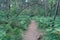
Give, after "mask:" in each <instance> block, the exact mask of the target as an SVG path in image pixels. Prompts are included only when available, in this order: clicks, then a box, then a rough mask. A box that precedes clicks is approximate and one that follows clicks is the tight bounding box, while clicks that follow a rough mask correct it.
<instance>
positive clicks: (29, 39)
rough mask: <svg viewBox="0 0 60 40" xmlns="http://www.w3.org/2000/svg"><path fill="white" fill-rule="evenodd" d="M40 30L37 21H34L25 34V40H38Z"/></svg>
mask: <svg viewBox="0 0 60 40" xmlns="http://www.w3.org/2000/svg"><path fill="white" fill-rule="evenodd" d="M38 36H39V35H38V29H37V24H36V22H35V20H32V21H31V23H30V24H29V27H28V28H27V31H26V32H25V35H24V38H23V40H38Z"/></svg>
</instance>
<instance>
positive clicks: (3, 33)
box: [0, 0, 60, 40]
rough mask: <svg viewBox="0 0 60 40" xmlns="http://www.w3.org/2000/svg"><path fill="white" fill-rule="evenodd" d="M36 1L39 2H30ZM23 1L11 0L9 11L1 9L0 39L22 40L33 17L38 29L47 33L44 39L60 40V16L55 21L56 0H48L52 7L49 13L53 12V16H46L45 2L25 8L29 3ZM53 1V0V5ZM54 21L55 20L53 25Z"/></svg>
mask: <svg viewBox="0 0 60 40" xmlns="http://www.w3.org/2000/svg"><path fill="white" fill-rule="evenodd" d="M0 1H2V0H0ZM35 1H36V2H37V0H33V1H32V0H31V1H30V3H31V4H34V3H35ZM23 2H24V0H23ZM23 2H22V0H21V1H20V0H10V10H9V13H8V11H6V10H0V40H22V39H23V35H24V32H25V31H26V29H27V27H28V25H29V24H30V21H31V20H32V19H34V20H36V22H37V25H38V30H39V31H40V30H41V29H42V30H44V32H46V34H47V35H44V36H43V38H42V40H60V18H59V17H58V16H57V17H56V20H55V21H53V16H54V15H55V11H56V0H53V1H52V0H48V4H49V6H48V7H49V8H50V7H52V9H48V10H47V11H49V12H48V14H50V13H51V15H52V16H51V17H49V16H46V17H45V16H44V15H45V14H44V13H45V10H44V3H43V2H42V4H40V5H38V4H35V5H32V6H29V7H27V8H25V9H24V10H23V8H24V7H26V6H25V5H28V4H25V2H24V3H23ZM51 2H53V4H52V5H51ZM31 4H29V5H31ZM21 10H22V11H21ZM7 16H8V17H9V18H8V17H7ZM52 22H54V26H53V27H52ZM42 30H41V31H42Z"/></svg>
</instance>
